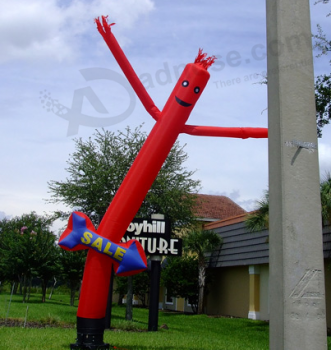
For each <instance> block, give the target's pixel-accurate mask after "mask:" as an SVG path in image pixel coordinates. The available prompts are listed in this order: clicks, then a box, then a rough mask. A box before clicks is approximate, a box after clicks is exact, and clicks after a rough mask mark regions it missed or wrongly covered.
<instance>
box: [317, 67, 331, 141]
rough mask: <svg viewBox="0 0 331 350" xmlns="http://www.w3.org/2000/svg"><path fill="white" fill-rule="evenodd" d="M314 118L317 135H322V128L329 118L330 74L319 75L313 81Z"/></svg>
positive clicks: (330, 109) (330, 118)
mask: <svg viewBox="0 0 331 350" xmlns="http://www.w3.org/2000/svg"><path fill="white" fill-rule="evenodd" d="M315 99H316V120H317V132H318V136H319V137H322V128H323V126H324V125H327V124H329V123H330V120H331V74H329V75H326V74H323V75H320V76H318V77H317V79H316V82H315Z"/></svg>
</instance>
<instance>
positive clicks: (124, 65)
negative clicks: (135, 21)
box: [95, 16, 160, 120]
mask: <svg viewBox="0 0 331 350" xmlns="http://www.w3.org/2000/svg"><path fill="white" fill-rule="evenodd" d="M107 17H108V16H102V23H101V21H100V19H99V18H96V19H95V23H96V24H97V28H98V31H99V33H100V34H101V35H102V37H103V39H104V40H105V42H106V44H107V45H108V47H109V49H110V51H111V52H112V54H113V56H114V57H115V59H116V61H117V63H118V64H119V66H120V67H121V69H122V71H123V73H124V74H125V76H126V78H127V79H128V81H129V82H130V84H131V86H132V88H133V90H134V91H135V93H136V94H137V96H138V97H139V99H140V101H141V103H142V104H143V105H144V107H145V109H146V111H147V112H148V113H149V114H150V115H151V116H152V117H153V118H154V119H155V120H157V119H158V118H159V115H160V111H159V109H158V108H157V107H156V106H155V104H154V102H153V100H152V99H151V97H150V96H149V94H148V93H147V91H146V89H145V87H144V85H143V84H142V82H141V81H140V79H139V78H138V76H137V74H136V72H135V71H134V70H133V68H132V66H131V64H130V62H129V61H128V59H127V58H126V56H125V54H124V52H123V50H122V49H121V47H120V46H119V44H118V42H117V40H116V38H115V37H114V35H113V33H112V32H111V28H110V27H111V26H113V25H114V24H115V23H111V24H108V22H107Z"/></svg>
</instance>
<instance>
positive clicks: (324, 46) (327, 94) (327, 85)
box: [313, 0, 331, 137]
mask: <svg viewBox="0 0 331 350" xmlns="http://www.w3.org/2000/svg"><path fill="white" fill-rule="evenodd" d="M318 3H323V4H328V3H329V0H318V1H316V3H315V4H318ZM330 14H331V12H329V13H328V14H327V16H330ZM313 38H314V39H315V45H314V47H315V48H317V49H318V50H319V54H318V55H317V57H319V56H322V55H328V54H329V52H330V51H331V40H329V39H328V38H327V37H326V35H325V33H324V32H323V29H322V27H321V26H320V25H317V34H315V35H313ZM330 63H331V61H330ZM315 99H316V120H317V133H318V136H319V137H321V136H322V128H323V126H324V125H326V124H329V123H330V120H331V74H322V75H319V76H318V77H317V78H316V82H315Z"/></svg>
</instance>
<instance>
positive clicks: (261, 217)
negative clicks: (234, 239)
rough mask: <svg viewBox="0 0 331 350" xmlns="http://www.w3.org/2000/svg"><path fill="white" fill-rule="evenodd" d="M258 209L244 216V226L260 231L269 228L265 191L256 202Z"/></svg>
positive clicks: (267, 195)
mask: <svg viewBox="0 0 331 350" xmlns="http://www.w3.org/2000/svg"><path fill="white" fill-rule="evenodd" d="M257 207H258V209H257V210H256V211H254V212H252V213H250V214H248V215H247V216H246V219H245V225H246V227H247V228H248V229H249V230H250V231H252V232H254V231H262V230H265V229H268V228H269V192H268V191H265V192H264V196H263V198H262V199H261V200H259V201H258V202H257Z"/></svg>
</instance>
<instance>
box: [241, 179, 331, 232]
mask: <svg viewBox="0 0 331 350" xmlns="http://www.w3.org/2000/svg"><path fill="white" fill-rule="evenodd" d="M320 191H321V206H322V212H321V215H322V222H323V225H327V224H331V173H327V174H326V176H325V178H324V180H322V181H321V183H320ZM257 203H258V208H257V210H255V211H254V212H252V213H250V214H248V215H247V217H246V220H245V224H246V227H247V228H248V229H249V230H250V231H262V230H264V229H268V228H269V193H268V191H265V193H264V196H263V198H262V199H261V200H260V201H258V202H257Z"/></svg>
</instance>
